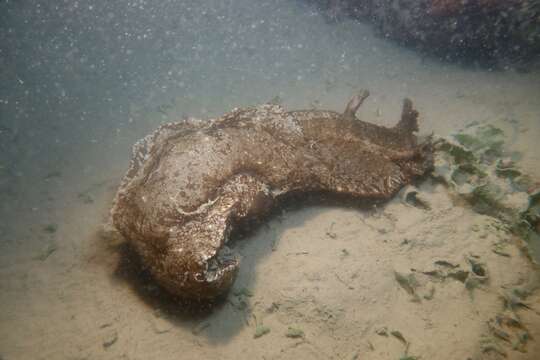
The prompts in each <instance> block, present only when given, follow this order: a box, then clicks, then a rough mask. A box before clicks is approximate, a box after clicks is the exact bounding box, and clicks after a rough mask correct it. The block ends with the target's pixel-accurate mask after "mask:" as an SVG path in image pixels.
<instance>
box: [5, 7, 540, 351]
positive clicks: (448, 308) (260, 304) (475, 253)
mask: <svg viewBox="0 0 540 360" xmlns="http://www.w3.org/2000/svg"><path fill="white" fill-rule="evenodd" d="M303 10H304V9H299V8H296V7H295V5H291V9H290V11H291V15H290V16H288V17H287V16H285V17H284V18H283V19H282V20H281V21H282V22H283V24H285V25H288V26H290V27H291V28H292V29H293V31H291V32H290V33H288V36H289V38H288V40H287V41H288V42H289V43H291V44H299V45H300V44H301V45H302V46H301V47H297V48H296V50H295V51H298V52H300V53H299V54H298V58H297V59H302V58H306V57H309V56H311V55H309V56H308V55H307V54H308V53H310V52H311V53H313V52H314V51H319V52H320V54H319V55H318V57H317V59H321V61H320V62H319V63H317V64H315V65H314V69H315V70H314V71H312V72H302V71H298V69H305V64H303V63H302V64H297V63H295V62H294V61H292V60H290V62H284V63H283V65H281V67H280V68H279V69H278V70H276V69H267V70H268V72H271V73H272V74H277V75H276V76H274V77H271V78H270V77H269V76H267V75H268V73H266V72H265V71H263V70H262V69H260V68H257V64H256V63H257V62H256V61H252V60H250V59H249V57H246V59H244V60H243V61H244V63H242V62H240V63H239V64H238V66H235V67H234V68H229V69H228V70H227V71H224V69H222V68H219V66H218V65H215V64H214V65H211V64H208V65H207V68H205V69H204V70H205V72H206V73H208V74H214V78H213V79H212V80H208V79H203V78H201V79H199V81H200V83H197V84H193V85H192V86H193V89H196V90H194V91H193V92H192V93H190V96H185V95H183V94H181V93H178V94H175V93H172V94H171V93H167V94H166V95H164V94H162V93H159V92H152V91H149V95H148V101H147V102H146V103H142V104H141V103H133V104H131V105H130V109H129V116H128V118H126V119H122V120H121V121H117V120H116V119H114V118H110V119H105V121H103V122H96V123H92V122H90V123H88V122H87V123H85V124H84V125H81V129H79V130H78V132H77V133H76V134H74V129H73V128H63V127H59V128H54V129H49V128H47V127H43V128H42V129H41V130H40V132H39V133H38V134H37V135H36V134H34V135H32V134H31V132H25V131H24V128H22V130H21V131H20V132H21V137H20V138H19V140H18V141H19V143H18V144H15V145H14V146H21V143H22V144H24V145H25V146H28V147H29V148H32V146H35V147H36V149H37V148H38V145H37V144H34V143H33V140H32V139H34V140H35V139H36V138H41V139H45V138H49V139H57V140H58V141H57V142H53V143H54V144H56V146H57V148H55V151H56V152H55V154H58V155H56V156H55V157H54V160H51V159H50V158H47V155H46V154H40V152H39V151H35V152H34V154H33V155H32V156H31V157H29V158H30V159H31V160H32V161H31V162H26V163H22V160H19V159H14V160H13V162H15V163H17V162H18V161H20V162H21V164H19V165H20V166H19V168H20V169H22V170H21V172H20V173H15V174H14V175H13V174H12V175H10V176H12V177H11V178H9V179H7V180H6V182H3V183H2V184H3V185H5V184H7V185H6V186H7V188H8V189H10V191H9V192H4V193H3V194H2V195H0V196H1V197H2V205H1V213H0V215H1V217H2V219H3V222H2V224H0V235H1V237H2V242H1V244H0V305H1V309H2V310H1V311H0V358H1V359H2V360H11V359H253V358H255V359H400V358H407V357H406V356H410V359H412V358H413V357H417V358H422V359H435V358H436V359H468V358H470V359H497V358H503V357H506V358H508V359H536V358H537V356H538V355H537V354H539V353H540V342H539V340H538V339H540V292H539V291H536V292H533V293H532V295H530V296H529V297H528V298H527V304H528V305H530V308H526V307H519V306H518V308H517V309H516V310H515V312H514V311H512V312H511V311H509V310H508V307H507V306H505V301H504V294H507V293H508V292H511V291H512V290H514V289H525V290H527V289H534V288H535V286H537V285H538V284H539V280H538V279H539V277H538V275H539V272H538V269H537V268H536V267H535V266H534V265H533V264H532V263H531V261H530V260H529V259H528V258H527V257H526V256H524V254H523V253H522V251H521V250H520V248H519V245H520V244H519V241H518V240H516V239H513V238H512V237H511V236H510V235H509V234H508V233H506V232H504V231H503V230H501V227H500V226H499V222H498V220H496V219H494V218H491V217H488V216H484V215H479V214H477V213H474V212H473V211H472V210H470V209H468V208H467V207H466V206H465V205H463V204H459V203H456V201H455V199H453V198H452V197H451V196H450V194H449V192H448V190H447V189H446V188H445V187H444V186H443V185H441V184H438V183H436V182H433V181H432V180H431V179H427V180H426V181H425V182H423V183H422V184H421V185H419V188H420V191H421V193H422V194H423V196H424V197H425V198H426V199H427V200H428V201H429V202H430V204H431V209H430V210H424V209H418V208H416V207H412V206H410V205H408V204H405V203H403V202H402V201H401V199H400V198H399V197H396V198H395V199H394V200H392V201H390V202H389V203H387V204H385V205H383V206H379V207H377V208H370V209H369V210H366V209H350V208H340V207H322V206H321V207H317V206H308V207H305V208H303V209H294V210H292V209H290V210H287V211H284V212H283V213H281V214H280V215H279V216H275V217H273V218H271V219H269V221H268V222H267V224H266V225H263V226H261V227H260V228H259V229H257V231H255V232H254V233H253V234H250V235H249V236H248V237H246V238H243V239H241V240H239V241H237V242H236V245H235V247H236V249H237V250H238V251H239V252H240V254H241V255H242V258H243V260H242V264H241V268H240V273H239V276H238V278H237V281H236V282H235V284H234V288H233V290H232V291H231V293H230V294H229V295H228V297H227V299H226V300H225V301H224V302H223V304H221V305H219V306H217V307H215V308H214V309H213V310H212V311H202V312H201V311H199V312H196V313H195V314H193V313H192V312H191V311H189V309H186V308H184V307H183V306H182V305H181V304H178V303H174V302H173V301H171V299H170V298H169V297H167V296H166V295H165V294H163V292H162V291H161V290H160V289H159V288H157V287H156V286H155V285H154V284H153V283H152V282H151V280H149V279H148V277H147V275H146V274H144V273H142V272H140V268H139V267H138V265H137V264H136V262H135V261H134V260H133V258H132V257H131V256H129V251H127V250H126V247H125V246H124V245H123V244H122V241H121V239H117V238H112V237H111V236H109V235H108V234H106V233H104V232H103V231H102V225H103V224H104V223H106V222H107V220H108V209H109V207H110V202H111V200H112V197H113V195H114V192H115V190H116V187H117V185H118V183H119V181H120V179H121V177H122V175H123V173H124V171H125V170H126V169H127V166H128V162H129V153H130V147H131V145H132V144H133V143H134V141H135V140H137V139H138V138H140V137H141V136H143V135H144V134H146V133H148V132H149V131H151V130H153V129H154V128H156V127H157V126H158V125H159V124H160V123H163V122H165V121H173V120H174V119H178V118H181V117H182V116H185V115H189V116H196V117H209V116H213V115H218V114H221V113H223V112H225V111H228V110H230V109H231V108H233V107H235V106H244V105H249V104H257V103H262V102H265V101H268V100H271V99H273V98H275V97H276V96H278V97H279V98H280V99H282V101H283V105H284V107H286V108H287V109H300V108H312V107H320V108H327V109H333V110H338V111H341V110H342V109H343V108H344V105H345V103H346V101H347V99H348V98H349V97H350V96H351V94H353V93H355V92H357V91H358V90H359V89H361V88H368V89H369V90H370V91H371V94H372V95H371V97H370V98H369V99H368V101H366V103H365V105H364V106H363V107H362V108H361V110H360V112H359V114H358V115H359V117H360V118H362V119H363V120H366V121H372V122H376V123H380V124H383V125H391V124H393V123H394V122H395V121H397V119H398V118H399V112H400V108H401V101H402V98H403V97H405V96H407V97H410V98H411V99H413V101H414V103H415V105H416V107H417V108H418V110H419V111H420V114H421V117H420V128H421V133H423V134H428V133H431V132H435V133H436V134H438V135H441V136H445V135H448V134H450V133H451V132H452V131H455V130H457V129H459V128H461V127H463V126H464V125H466V124H468V123H470V122H472V121H477V122H481V123H482V122H485V123H492V124H496V125H497V126H498V127H501V128H503V129H504V130H505V133H506V134H507V140H508V143H509V145H510V147H511V149H512V150H514V151H519V152H520V153H521V154H522V155H523V156H522V158H521V160H520V161H519V166H520V167H521V168H523V169H525V170H526V172H527V173H529V174H530V175H531V176H534V177H536V178H540V166H539V164H540V158H539V154H540V151H539V150H540V147H539V145H538V140H537V138H538V135H540V119H539V116H540V97H539V96H538V94H540V73H539V72H535V71H532V72H531V73H527V74H520V73H514V72H511V71H508V72H492V71H488V70H472V69H468V68H463V67H458V66H453V65H450V64H445V63H440V62H437V61H434V60H430V59H425V58H422V57H421V56H420V55H419V54H417V53H414V52H411V51H409V50H406V49H404V48H401V47H399V46H397V45H395V44H392V43H390V42H387V41H386V40H384V39H381V38H379V37H377V36H376V35H374V34H373V32H372V30H371V29H370V28H369V27H368V26H366V25H362V24H358V23H356V22H353V21H344V22H342V23H340V24H328V23H326V22H325V21H324V20H323V19H322V17H320V16H318V15H313V16H306V17H302V18H300V19H299V18H298V16H299V15H300V11H303ZM295 12H297V13H295ZM307 34H309V35H307ZM268 51H269V52H270V50H268ZM303 52H306V53H305V54H304V55H303ZM270 55H271V54H269V56H270ZM298 61H301V60H298ZM212 66H214V67H212ZM192 71H193V72H194V74H195V73H197V72H200V71H201V69H198V68H195V69H193V70H192ZM220 84H226V85H227V86H226V87H223V86H220ZM163 104H168V105H167V106H166V107H163ZM19 126H21V127H23V125H19ZM29 126H30V125H29ZM32 136H33V137H32ZM501 243H503V244H504V251H505V253H506V254H507V255H508V256H501V255H500V254H497V253H495V252H493V249H494V245H495V244H501ZM471 261H472V262H471ZM472 263H479V264H482V265H481V267H482V270H481V271H480V274H477V275H478V276H479V285H478V286H477V287H474V288H473V289H471V288H467V286H466V284H464V283H463V282H462V281H460V280H459V275H456V276H453V275H452V276H448V274H450V273H459V271H461V270H462V271H468V272H471V271H473V270H472V268H471V266H472V265H471V264H472ZM435 272H438V273H440V274H443V276H442V277H434V276H433V275H430V274H433V273H435ZM411 276H412V277H411ZM404 278H405V279H408V280H407V281H406V282H404V281H403V279H404ZM411 279H414V280H411ZM411 281H412V283H413V285H412V286H411V287H408V286H407V285H406V284H407V283H410V282H411ZM404 284H405V285H404ZM411 289H412V290H411ZM513 316H518V317H519V319H520V323H521V324H522V325H523V326H524V327H526V329H527V330H528V333H529V334H530V339H528V341H527V344H526V346H524V347H521V346H520V345H519V343H518V342H516V341H519V336H520V334H522V331H523V329H521V328H519V327H513V328H511V329H510V330H508V329H507V334H508V335H509V336H510V338H508V339H505V336H504V334H500V333H499V334H497V331H496V329H497V327H496V326H494V324H495V323H496V322H497V319H506V318H509V317H513ZM494 329H495V330H494ZM256 334H257V335H261V336H260V337H255V335H256ZM520 350H521V351H520ZM502 354H504V355H502Z"/></svg>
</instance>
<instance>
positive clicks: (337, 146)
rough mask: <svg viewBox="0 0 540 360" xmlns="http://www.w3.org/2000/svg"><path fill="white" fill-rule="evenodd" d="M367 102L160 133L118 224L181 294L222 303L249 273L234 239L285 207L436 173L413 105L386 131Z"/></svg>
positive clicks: (121, 202)
mask: <svg viewBox="0 0 540 360" xmlns="http://www.w3.org/2000/svg"><path fill="white" fill-rule="evenodd" d="M367 96H368V92H367V91H364V92H363V93H361V94H360V95H357V96H355V97H353V98H352V100H351V101H350V102H349V104H348V105H347V108H346V110H345V112H344V113H343V114H340V113H337V112H334V111H322V110H312V111H311V110H310V111H285V110H284V109H283V108H281V107H280V106H278V105H262V106H259V107H257V108H247V109H235V110H233V111H232V112H230V113H228V114H226V115H224V116H222V117H219V118H217V119H211V120H208V121H202V120H194V119H188V120H184V121H181V122H177V123H171V124H166V125H163V126H161V127H160V128H159V129H158V130H156V131H155V132H154V133H153V134H151V135H148V136H147V137H145V138H144V139H142V140H140V141H139V142H138V143H137V144H136V145H135V146H134V149H133V159H132V161H131V166H130V168H129V170H128V172H127V174H126V176H125V178H124V179H123V181H122V184H121V185H120V189H119V190H118V193H117V195H116V198H115V201H114V205H113V209H112V220H113V224H114V226H115V227H116V228H117V229H118V230H119V232H120V233H121V234H122V235H123V236H124V237H125V238H126V239H128V240H129V241H130V243H131V244H132V245H133V247H134V248H135V250H136V251H137V253H138V254H139V255H140V256H141V258H142V260H143V263H144V264H145V265H146V266H147V267H148V268H149V269H150V271H151V273H152V274H153V276H154V278H155V279H156V280H157V282H158V283H159V284H161V285H162V286H163V287H165V288H166V289H167V290H168V291H170V292H171V293H173V294H176V295H179V296H181V297H184V298H192V299H210V298H213V297H216V296H218V295H220V294H223V293H224V292H226V290H227V289H229V287H230V286H231V284H232V282H233V281H234V278H235V273H236V270H237V268H238V265H239V261H238V260H237V259H236V258H235V257H234V256H233V253H232V251H231V250H230V249H229V248H228V247H227V246H226V244H227V242H228V240H229V237H230V236H229V235H230V233H231V231H232V230H233V229H237V228H239V227H241V226H242V225H245V224H246V223H247V222H248V221H249V220H254V219H261V218H263V217H264V215H265V214H267V213H268V212H269V211H270V210H271V209H272V208H273V206H274V205H275V204H276V202H277V201H279V200H283V199H285V198H286V197H288V196H290V195H292V194H294V195H302V194H310V193H311V194H313V193H327V194H333V195H337V196H338V197H340V198H349V199H375V200H376V199H379V200H384V199H389V198H390V197H392V196H393V195H394V194H396V193H397V192H398V191H399V189H400V188H401V187H402V186H403V185H405V184H408V183H410V182H411V181H412V180H413V179H414V178H416V177H418V176H421V175H423V174H424V173H425V172H426V171H428V170H429V169H431V167H432V147H431V143H430V141H427V142H426V143H424V144H420V145H419V144H417V139H416V136H415V135H414V134H413V132H415V131H417V130H418V124H417V117H418V113H417V112H416V110H414V109H413V107H412V103H411V101H410V100H408V99H406V100H405V102H404V107H403V113H402V118H401V120H400V121H399V122H398V124H397V125H396V126H394V127H393V128H386V127H382V126H377V125H374V124H370V123H366V122H363V121H360V120H358V119H357V118H356V116H355V113H356V110H357V109H358V107H359V106H360V105H361V103H362V102H363V101H364V99H365V98H366V97H367Z"/></svg>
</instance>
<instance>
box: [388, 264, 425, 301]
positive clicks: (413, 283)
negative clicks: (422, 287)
mask: <svg viewBox="0 0 540 360" xmlns="http://www.w3.org/2000/svg"><path fill="white" fill-rule="evenodd" d="M394 277H395V279H396V281H397V282H398V284H399V285H400V286H401V287H402V288H403V290H405V291H406V292H407V293H408V294H409V295H411V296H412V301H414V302H419V301H420V297H419V296H418V294H417V293H416V288H417V287H418V281H417V280H416V277H415V276H414V274H412V273H411V274H408V275H404V274H401V273H399V272H397V271H394Z"/></svg>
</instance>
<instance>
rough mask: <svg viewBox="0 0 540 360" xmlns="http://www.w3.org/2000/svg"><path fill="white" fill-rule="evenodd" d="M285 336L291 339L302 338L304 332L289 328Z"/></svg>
mask: <svg viewBox="0 0 540 360" xmlns="http://www.w3.org/2000/svg"><path fill="white" fill-rule="evenodd" d="M285 336H286V337H288V338H291V339H298V338H303V337H304V336H305V334H304V330H302V329H300V328H296V327H292V326H289V328H288V329H287V332H286V333H285Z"/></svg>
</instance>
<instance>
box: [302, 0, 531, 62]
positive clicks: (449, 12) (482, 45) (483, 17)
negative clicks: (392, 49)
mask: <svg viewBox="0 0 540 360" xmlns="http://www.w3.org/2000/svg"><path fill="white" fill-rule="evenodd" d="M311 1H316V2H317V3H319V4H320V5H322V7H323V8H324V9H326V12H327V14H328V16H329V17H330V18H332V19H335V18H336V16H335V15H334V14H336V13H339V14H344V13H346V14H349V15H352V16H354V17H357V18H361V19H365V20H367V21H369V22H371V23H373V24H374V25H375V26H376V27H377V28H378V29H379V31H380V33H381V35H382V36H384V37H388V38H392V39H395V40H398V41H399V42H402V43H405V44H409V45H412V46H414V47H417V48H419V49H421V50H422V51H424V52H426V53H432V54H435V55H438V56H441V57H444V58H448V59H452V60H460V61H464V59H471V60H473V59H474V61H480V62H484V63H486V64H491V65H496V66H500V67H506V66H512V67H514V68H515V69H516V70H518V71H521V70H526V69H527V67H528V64H529V63H530V62H532V61H534V60H535V59H538V56H539V55H540V0H467V1H463V0H311Z"/></svg>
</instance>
